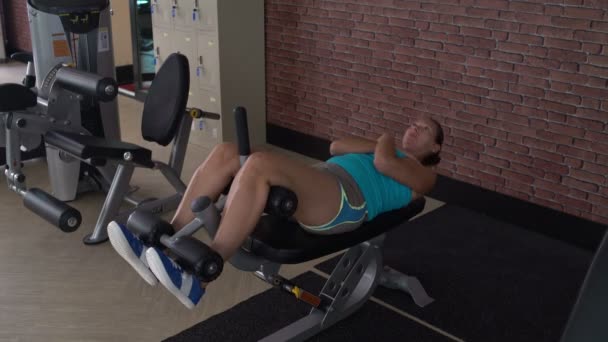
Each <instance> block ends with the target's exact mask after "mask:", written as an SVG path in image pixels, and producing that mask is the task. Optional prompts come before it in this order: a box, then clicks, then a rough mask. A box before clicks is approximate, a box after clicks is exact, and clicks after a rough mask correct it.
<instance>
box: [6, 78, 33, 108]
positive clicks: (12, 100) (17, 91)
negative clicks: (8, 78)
mask: <svg viewBox="0 0 608 342" xmlns="http://www.w3.org/2000/svg"><path fill="white" fill-rule="evenodd" d="M37 103H38V96H37V95H36V93H34V92H33V91H31V90H30V89H28V88H27V87H25V86H23V85H21V84H16V83H6V84H0V112H14V111H21V110H25V109H27V108H29V107H34V106H35V105H36V104H37Z"/></svg>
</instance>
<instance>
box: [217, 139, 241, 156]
mask: <svg viewBox="0 0 608 342" xmlns="http://www.w3.org/2000/svg"><path fill="white" fill-rule="evenodd" d="M211 155H213V156H215V157H217V158H218V159H222V160H230V159H234V158H238V156H239V149H238V147H237V145H236V144H235V143H231V142H224V143H220V144H217V145H215V147H213V150H212V151H211Z"/></svg>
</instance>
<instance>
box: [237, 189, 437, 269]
mask: <svg viewBox="0 0 608 342" xmlns="http://www.w3.org/2000/svg"><path fill="white" fill-rule="evenodd" d="M425 204H426V200H425V199H424V197H421V198H418V199H416V200H414V201H412V202H411V203H410V204H409V205H408V206H407V207H405V208H401V209H398V210H393V211H391V212H387V213H383V214H380V215H378V216H377V217H376V218H374V219H373V220H372V221H370V222H367V223H365V224H364V225H363V226H361V227H359V228H358V229H355V230H354V231H352V232H348V233H343V234H336V235H318V234H311V233H308V232H307V231H305V230H304V229H303V228H301V227H300V225H299V224H298V223H297V222H294V221H288V220H286V219H281V218H278V217H276V216H271V215H265V216H263V217H262V218H261V219H260V221H259V222H258V225H257V226H256V230H255V231H254V233H253V234H252V235H251V238H250V240H249V241H248V243H247V248H248V249H249V250H250V251H251V252H252V253H253V254H255V255H258V256H261V257H263V258H265V259H268V260H270V261H274V262H278V263H282V264H298V263H302V262H305V261H309V260H313V259H316V258H320V257H322V256H325V255H328V254H331V253H334V252H338V251H341V250H343V249H346V248H349V247H351V246H354V245H357V244H359V243H362V242H365V241H368V240H370V239H372V238H374V237H376V236H378V235H380V234H382V233H385V232H387V231H389V230H391V229H393V228H395V227H396V226H399V225H400V224H402V223H404V222H406V221H407V220H409V219H411V218H412V217H414V216H416V215H417V214H419V213H420V212H422V210H423V209H424V206H425Z"/></svg>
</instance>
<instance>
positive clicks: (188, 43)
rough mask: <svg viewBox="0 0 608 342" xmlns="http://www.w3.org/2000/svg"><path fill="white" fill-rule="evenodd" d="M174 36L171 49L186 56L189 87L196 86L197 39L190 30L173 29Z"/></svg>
mask: <svg viewBox="0 0 608 342" xmlns="http://www.w3.org/2000/svg"><path fill="white" fill-rule="evenodd" d="M174 32H175V36H174V38H173V51H174V52H179V53H181V54H182V55H184V56H186V58H188V64H189V65H190V89H192V88H195V87H197V88H198V82H196V66H197V65H198V64H197V62H196V61H197V53H196V45H197V41H196V39H195V36H194V32H192V31H178V30H175V31H174Z"/></svg>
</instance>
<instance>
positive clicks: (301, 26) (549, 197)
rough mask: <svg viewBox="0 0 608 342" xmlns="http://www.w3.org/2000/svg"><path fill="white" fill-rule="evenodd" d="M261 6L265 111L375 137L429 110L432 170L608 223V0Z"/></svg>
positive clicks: (297, 122) (301, 126)
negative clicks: (434, 150) (436, 159)
mask: <svg viewBox="0 0 608 342" xmlns="http://www.w3.org/2000/svg"><path fill="white" fill-rule="evenodd" d="M266 5H267V7H266V13H267V26H266V35H267V36H266V38H267V41H266V47H267V85H268V99H267V102H268V121H269V122H271V123H273V124H277V125H279V126H283V127H287V128H291V129H294V130H297V131H301V132H304V133H308V134H311V135H315V136H319V137H322V138H327V139H331V138H336V137H339V136H342V135H344V134H355V135H360V136H367V137H371V138H375V137H377V136H378V134H379V133H381V132H384V131H392V132H395V134H397V133H401V132H403V129H404V128H405V127H406V125H407V124H408V122H409V120H410V118H412V117H413V116H415V115H418V114H421V113H430V114H432V115H433V116H434V117H435V118H438V119H439V120H440V121H441V122H442V123H443V125H444V127H445V129H446V131H447V133H448V138H447V139H446V143H445V146H444V150H443V161H442V163H441V165H440V172H441V173H442V174H444V175H447V176H449V177H453V178H456V179H460V180H464V181H466V182H469V183H472V184H476V185H480V186H482V187H484V188H488V189H491V190H494V191H497V192H500V193H504V194H508V195H511V196H515V197H517V198H521V199H523V200H526V201H531V202H534V203H538V204H540V205H543V206H547V207H551V208H555V209H557V210H562V211H565V212H567V213H570V214H573V215H577V216H581V217H584V218H587V219H591V220H593V221H597V222H603V223H608V183H607V177H606V175H607V174H608V90H607V84H608V83H607V79H608V11H607V10H606V9H608V1H606V0H584V1H583V0H574V1H573V0H565V1H564V0H561V1H555V0H554V1H506V0H443V1H402V0H358V1H355V0H333V1H322V0H266Z"/></svg>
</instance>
